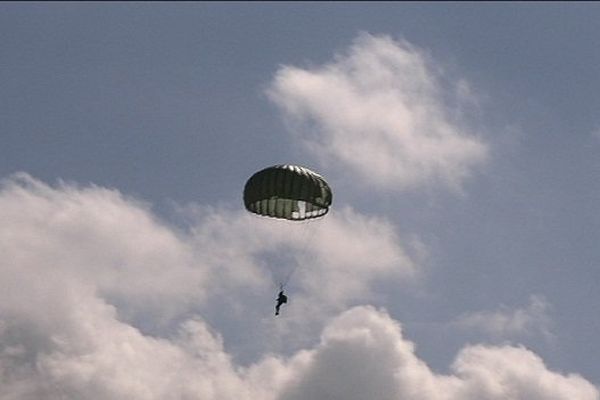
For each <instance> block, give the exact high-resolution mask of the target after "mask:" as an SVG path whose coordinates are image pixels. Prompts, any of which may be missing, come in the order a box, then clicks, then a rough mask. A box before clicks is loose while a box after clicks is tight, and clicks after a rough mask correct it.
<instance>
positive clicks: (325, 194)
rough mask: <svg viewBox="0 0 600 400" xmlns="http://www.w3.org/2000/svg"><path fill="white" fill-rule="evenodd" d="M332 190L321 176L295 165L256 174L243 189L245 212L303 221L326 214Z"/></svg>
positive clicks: (285, 165)
mask: <svg viewBox="0 0 600 400" xmlns="http://www.w3.org/2000/svg"><path fill="white" fill-rule="evenodd" d="M331 200H332V193H331V188H330V187H329V185H328V184H327V182H326V181H325V179H323V177H322V176H321V175H319V174H317V173H316V172H313V171H311V170H310V169H308V168H305V167H300V166H297V165H288V164H284V165H275V166H272V167H268V168H265V169H263V170H261V171H258V172H257V173H255V174H254V175H252V176H251V177H250V179H248V181H247V182H246V185H245V187H244V205H245V206H246V210H248V211H250V212H252V213H254V214H258V215H262V216H266V217H271V218H278V219H286V220H291V221H303V220H307V219H313V218H319V217H322V216H324V215H325V214H327V212H328V211H329V207H330V206H331Z"/></svg>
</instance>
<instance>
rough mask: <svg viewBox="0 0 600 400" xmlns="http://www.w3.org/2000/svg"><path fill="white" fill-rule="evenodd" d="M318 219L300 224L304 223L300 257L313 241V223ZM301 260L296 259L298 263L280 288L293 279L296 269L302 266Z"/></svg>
mask: <svg viewBox="0 0 600 400" xmlns="http://www.w3.org/2000/svg"><path fill="white" fill-rule="evenodd" d="M314 222H316V221H311V220H305V221H302V222H301V223H300V224H301V225H302V232H301V233H300V235H299V238H300V240H299V243H300V247H299V251H298V254H299V256H300V257H302V255H304V253H306V250H307V249H308V247H309V245H310V242H311V238H312V236H314V235H312V233H313V232H311V231H312V229H310V228H311V225H313V223H314ZM300 261H301V260H296V263H295V264H294V266H293V267H292V269H291V270H290V272H288V274H287V275H286V276H285V277H284V279H283V280H282V281H281V282H279V287H280V290H283V289H284V288H285V287H286V286H287V284H288V283H289V282H290V280H291V279H292V276H293V275H294V273H295V272H296V270H297V269H298V267H300Z"/></svg>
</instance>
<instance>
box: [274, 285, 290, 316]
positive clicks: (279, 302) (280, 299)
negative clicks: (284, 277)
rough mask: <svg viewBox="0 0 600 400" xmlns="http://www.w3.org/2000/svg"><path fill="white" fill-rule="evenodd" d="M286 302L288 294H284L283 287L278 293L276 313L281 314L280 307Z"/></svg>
mask: <svg viewBox="0 0 600 400" xmlns="http://www.w3.org/2000/svg"><path fill="white" fill-rule="evenodd" d="M285 303H287V296H286V295H285V294H283V289H281V291H280V292H279V294H278V295H277V305H276V306H275V315H279V307H281V305H282V304H285Z"/></svg>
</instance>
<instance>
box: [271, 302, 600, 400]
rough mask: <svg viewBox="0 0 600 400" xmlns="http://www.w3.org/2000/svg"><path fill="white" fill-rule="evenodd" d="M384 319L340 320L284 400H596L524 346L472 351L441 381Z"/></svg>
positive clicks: (377, 315)
mask: <svg viewBox="0 0 600 400" xmlns="http://www.w3.org/2000/svg"><path fill="white" fill-rule="evenodd" d="M414 350H415V348H414V344H413V343H411V342H409V341H407V340H406V339H404V338H403V336H402V331H401V327H400V325H399V324H398V323H397V322H396V321H394V320H392V319H391V318H390V317H389V316H388V315H387V314H386V313H385V312H383V311H377V310H375V309H373V308H371V307H356V308H354V309H351V310H349V311H347V312H345V313H343V314H342V315H340V316H339V317H338V318H336V319H335V320H334V321H333V322H332V323H331V324H330V325H329V326H328V327H327V328H326V329H325V331H324V333H323V336H322V340H321V343H320V345H319V346H318V347H317V348H315V349H314V350H312V351H311V352H310V353H309V355H308V356H307V355H306V354H304V355H303V356H304V358H306V359H307V360H308V361H305V362H304V364H303V365H302V367H301V369H300V370H299V371H297V372H296V374H295V376H294V378H293V380H291V381H290V382H291V383H290V384H289V385H288V387H287V388H286V390H285V391H284V392H283V395H282V396H281V397H280V398H281V399H282V400H296V399H309V398H310V399H332V400H333V399H340V400H341V399H344V400H354V399H356V400H359V399H377V400H384V399H389V400H392V399H411V400H481V399H486V400H506V399H515V400H516V399H522V400H561V399H564V400H571V399H578V400H597V399H598V398H600V396H599V393H598V390H597V388H595V387H594V386H593V385H592V384H590V383H589V382H588V381H586V380H585V379H583V378H582V377H581V376H578V375H575V374H569V375H562V374H560V373H557V372H553V371H551V370H550V369H548V367H547V366H546V365H545V364H544V363H543V361H542V360H541V359H540V358H539V357H538V356H537V355H535V354H534V353H532V352H531V351H529V350H527V349H525V348H523V347H512V346H502V347H492V346H481V345H476V346H469V347H466V348H464V349H463V350H462V351H461V352H460V353H459V354H458V356H457V358H456V360H455V362H454V363H453V364H452V366H451V372H452V374H451V375H440V374H436V373H434V372H433V371H431V369H430V368H429V367H428V366H427V365H426V364H425V363H424V362H423V361H422V360H420V359H419V358H418V357H417V356H416V355H415V352H414Z"/></svg>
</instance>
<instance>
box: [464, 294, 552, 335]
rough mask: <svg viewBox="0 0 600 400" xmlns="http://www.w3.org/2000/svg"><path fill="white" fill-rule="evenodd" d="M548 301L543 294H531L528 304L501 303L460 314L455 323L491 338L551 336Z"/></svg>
mask: <svg viewBox="0 0 600 400" xmlns="http://www.w3.org/2000/svg"><path fill="white" fill-rule="evenodd" d="M549 308H550V304H549V303H548V302H547V301H546V299H545V298H544V297H543V296H536V295H534V296H531V298H530V300H529V304H528V305H527V306H525V307H522V308H516V309H509V308H507V307H504V306H502V307H501V308H500V309H499V310H496V311H478V312H474V313H468V314H464V315H462V316H460V317H459V318H457V319H456V321H454V325H455V326H458V327H460V328H462V329H468V330H475V331H480V332H483V333H485V334H487V335H490V336H491V337H492V338H494V339H508V338H515V337H517V338H518V337H523V336H531V335H541V336H542V337H544V338H545V339H551V338H552V337H553V335H552V333H551V331H550V325H551V319H550V316H549V315H548V310H549Z"/></svg>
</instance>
